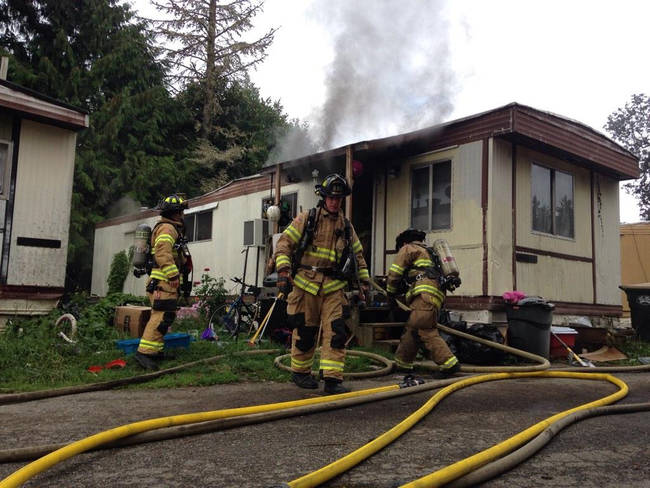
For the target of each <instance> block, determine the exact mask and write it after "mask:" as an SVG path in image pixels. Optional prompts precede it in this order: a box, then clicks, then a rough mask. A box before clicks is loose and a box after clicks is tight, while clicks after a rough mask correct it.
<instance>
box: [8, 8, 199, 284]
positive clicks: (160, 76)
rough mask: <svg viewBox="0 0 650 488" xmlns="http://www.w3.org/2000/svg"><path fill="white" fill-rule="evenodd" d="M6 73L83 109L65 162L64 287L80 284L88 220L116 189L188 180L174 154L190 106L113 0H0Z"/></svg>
mask: <svg viewBox="0 0 650 488" xmlns="http://www.w3.org/2000/svg"><path fill="white" fill-rule="evenodd" d="M0 12H2V14H0V17H1V20H3V21H4V22H3V24H2V26H0V48H2V49H4V50H5V51H7V52H9V53H10V54H11V55H12V58H13V59H12V62H11V63H10V73H9V78H10V79H11V80H12V81H14V82H17V83H19V84H21V85H23V86H26V87H28V88H32V89H35V90H37V91H40V92H42V93H45V94H47V95H49V96H52V97H55V98H58V99H61V100H63V101H66V102H68V103H71V104H74V105H77V106H79V107H81V108H84V109H86V110H88V111H89V112H90V114H91V115H90V128H89V129H88V130H86V131H83V132H82V133H80V134H79V137H78V147H77V160H76V165H75V176H74V188H73V198H72V213H71V225H70V245H69V250H68V253H69V255H68V270H67V271H68V273H67V287H68V288H88V287H89V284H90V272H91V266H92V252H93V236H94V227H95V224H96V223H97V222H99V221H101V220H103V219H104V218H105V216H106V215H107V214H108V212H109V210H110V208H111V206H112V205H114V204H115V202H117V201H118V200H119V199H120V198H122V197H124V196H125V195H130V196H131V197H133V198H134V199H135V200H136V201H137V202H138V205H139V204H145V205H147V206H152V205H153V204H155V202H157V200H158V199H159V198H160V196H161V195H163V194H165V193H170V192H173V191H185V192H186V193H191V192H193V191H194V192H195V191H197V190H198V184H193V183H192V182H193V180H189V183H190V184H189V185H185V175H186V174H188V173H190V172H191V168H189V167H187V166H186V165H183V164H178V162H179V161H183V160H184V159H185V158H186V156H187V154H189V152H190V151H191V150H192V145H193V141H194V134H193V126H192V119H191V114H190V112H189V111H188V110H186V109H185V108H184V107H183V106H182V105H181V104H180V103H178V102H177V101H176V100H174V99H172V98H171V97H170V96H169V94H168V92H167V90H166V88H165V85H164V77H165V72H164V67H163V66H162V65H161V64H160V63H159V62H158V61H157V60H156V54H157V52H156V50H155V48H154V47H153V43H152V39H151V38H150V37H149V35H148V34H147V32H146V29H145V28H144V25H143V24H142V23H138V22H136V21H135V20H134V15H133V13H132V12H131V11H130V10H129V7H128V6H124V5H119V4H118V3H117V2H116V1H115V0H33V1H31V2H24V1H19V0H0Z"/></svg>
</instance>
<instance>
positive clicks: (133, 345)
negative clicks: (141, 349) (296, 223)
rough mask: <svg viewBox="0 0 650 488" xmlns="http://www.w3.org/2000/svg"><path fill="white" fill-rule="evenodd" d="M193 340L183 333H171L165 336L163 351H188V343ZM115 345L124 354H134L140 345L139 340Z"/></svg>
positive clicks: (118, 342) (128, 340)
mask: <svg viewBox="0 0 650 488" xmlns="http://www.w3.org/2000/svg"><path fill="white" fill-rule="evenodd" d="M192 340H194V338H193V337H192V336H191V335H189V334H187V333H185V332H172V333H170V334H167V335H165V337H164V341H165V349H174V348H176V347H184V348H185V349H188V348H189V347H190V341H192ZM115 345H116V346H117V348H118V349H121V350H122V352H124V354H126V355H129V354H134V353H135V351H137V350H138V346H139V345H140V339H124V340H121V341H115Z"/></svg>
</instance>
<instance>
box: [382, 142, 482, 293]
mask: <svg viewBox="0 0 650 488" xmlns="http://www.w3.org/2000/svg"><path fill="white" fill-rule="evenodd" d="M482 147H483V146H482V143H481V142H480V141H479V142H474V143H470V144H464V145H462V146H459V147H457V148H453V149H448V150H445V151H438V152H433V153H428V154H422V155H420V156H417V157H415V158H410V159H408V160H406V161H403V162H402V164H401V169H400V172H399V176H398V177H397V178H395V179H391V178H389V179H388V198H387V200H388V204H387V207H388V208H387V215H386V249H389V250H390V249H394V247H395V238H396V237H397V235H398V234H399V233H400V232H402V231H403V230H404V229H406V228H407V227H409V226H410V225H411V222H410V218H411V215H410V209H411V203H410V201H411V168H412V167H413V166H417V165H420V164H424V163H427V162H434V161H445V160H451V172H452V176H451V178H452V190H451V191H452V194H451V200H452V203H451V212H452V214H451V222H452V223H451V229H450V230H443V231H434V232H429V234H428V235H427V241H428V242H430V243H432V242H433V241H434V240H436V239H446V240H447V242H448V243H449V245H450V247H451V250H452V252H453V253H454V256H455V258H456V261H457V263H458V266H459V267H460V272H461V277H462V280H463V285H462V287H461V288H460V289H459V290H458V291H457V292H456V293H457V294H462V295H480V294H481V287H482V266H481V263H482V257H483V248H482V215H481V179H480V174H481V150H482ZM477 175H478V178H477ZM375 195H376V202H377V212H376V220H375V240H374V246H375V250H376V252H375V253H374V254H373V255H374V258H373V261H374V272H375V273H377V274H379V273H381V272H382V271H383V259H384V257H383V251H384V236H383V219H384V208H383V201H384V184H383V175H381V176H378V177H377V178H376V183H375ZM392 262H393V255H388V256H387V257H386V268H388V267H390V265H391V264H392Z"/></svg>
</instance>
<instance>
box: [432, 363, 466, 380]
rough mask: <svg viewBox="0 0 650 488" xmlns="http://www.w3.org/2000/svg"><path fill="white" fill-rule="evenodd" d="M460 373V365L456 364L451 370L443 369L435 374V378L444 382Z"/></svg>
mask: <svg viewBox="0 0 650 488" xmlns="http://www.w3.org/2000/svg"><path fill="white" fill-rule="evenodd" d="M458 371H460V363H456V364H454V365H453V366H452V367H451V368H447V369H441V370H438V371H436V372H435V373H433V377H434V378H435V379H437V380H444V379H446V378H449V377H450V376H453V374H454V373H457V372H458Z"/></svg>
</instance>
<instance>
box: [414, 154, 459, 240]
mask: <svg viewBox="0 0 650 488" xmlns="http://www.w3.org/2000/svg"><path fill="white" fill-rule="evenodd" d="M445 163H449V187H450V190H449V226H448V227H443V228H439V229H434V228H433V184H434V179H433V167H434V166H435V165H440V164H445ZM422 168H428V169H429V182H428V186H429V205H430V206H429V215H428V218H429V223H428V225H427V228H426V229H420V230H422V231H425V232H427V233H429V232H449V231H450V230H452V228H453V211H452V206H453V201H454V199H453V197H454V164H453V158H444V159H437V160H432V161H431V160H430V161H424V162H422V163H418V164H412V165H411V166H410V168H409V224H410V227H415V225H414V224H413V174H414V173H415V171H417V170H421V169H422Z"/></svg>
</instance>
